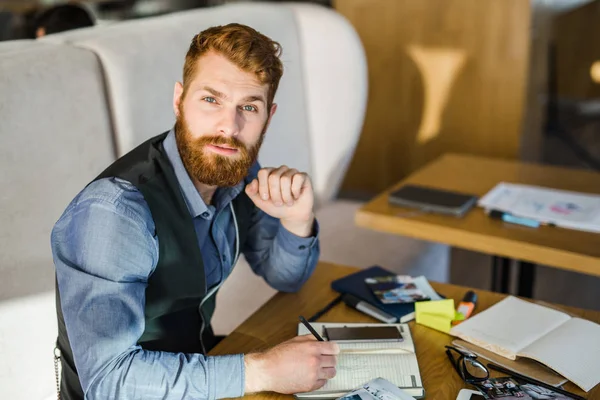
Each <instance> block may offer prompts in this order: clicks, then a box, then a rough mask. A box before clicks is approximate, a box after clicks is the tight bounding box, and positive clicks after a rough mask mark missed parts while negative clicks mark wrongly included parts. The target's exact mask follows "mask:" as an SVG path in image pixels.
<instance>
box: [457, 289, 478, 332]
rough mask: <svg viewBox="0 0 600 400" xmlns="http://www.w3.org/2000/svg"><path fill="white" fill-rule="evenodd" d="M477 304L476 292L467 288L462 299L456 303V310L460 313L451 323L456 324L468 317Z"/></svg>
mask: <svg viewBox="0 0 600 400" xmlns="http://www.w3.org/2000/svg"><path fill="white" fill-rule="evenodd" d="M476 305H477V294H475V292H474V291H472V290H469V291H468V292H467V293H466V294H465V297H463V299H462V301H461V302H460V303H459V304H458V308H457V309H456V312H457V313H458V314H460V316H459V318H457V319H456V320H455V321H453V322H452V324H453V325H458V324H460V323H461V322H462V321H464V320H465V319H467V318H469V317H470V316H471V314H473V311H474V310H475V306H476Z"/></svg>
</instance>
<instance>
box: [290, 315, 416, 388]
mask: <svg viewBox="0 0 600 400" xmlns="http://www.w3.org/2000/svg"><path fill="white" fill-rule="evenodd" d="M311 325H312V326H313V327H314V328H315V330H316V331H317V332H318V333H319V334H321V336H323V334H322V333H323V327H324V326H325V327H331V328H334V327H342V326H351V327H356V326H396V327H397V328H398V329H399V330H400V332H401V334H402V337H403V338H404V340H403V341H401V342H391V343H390V342H383V343H382V342H371V343H369V342H362V343H340V342H338V344H339V346H340V354H339V356H338V363H337V367H336V369H337V374H336V376H335V377H334V378H333V379H330V380H329V381H328V382H327V383H326V384H325V386H323V387H322V388H320V389H318V390H315V391H314V392H307V393H297V394H295V395H294V396H296V398H298V399H334V398H338V397H340V396H343V395H344V394H346V393H348V392H349V391H351V390H354V389H356V388H358V387H361V386H362V385H364V384H365V383H367V382H369V381H371V380H373V379H374V378H384V379H387V380H388V381H390V382H392V383H393V384H394V385H396V386H398V387H399V388H401V389H402V390H403V391H404V392H406V393H408V394H409V395H411V396H413V397H415V398H422V397H424V396H425V390H424V389H423V382H422V380H421V374H420V372H419V364H418V363H417V355H416V353H415V345H414V342H413V340H412V335H411V333H410V328H409V327H408V325H407V324H360V323H311ZM307 334H310V332H309V331H308V329H306V327H305V326H304V325H302V324H298V335H307ZM345 350H346V351H361V352H360V353H354V354H353V353H350V352H349V353H344V351H345ZM362 350H364V351H365V352H370V353H371V354H364V353H362Z"/></svg>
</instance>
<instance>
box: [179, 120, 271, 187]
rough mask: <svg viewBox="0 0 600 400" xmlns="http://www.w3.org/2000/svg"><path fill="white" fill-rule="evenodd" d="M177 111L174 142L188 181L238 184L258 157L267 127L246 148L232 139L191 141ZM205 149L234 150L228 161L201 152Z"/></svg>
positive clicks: (198, 139) (215, 155) (190, 136)
mask: <svg viewBox="0 0 600 400" xmlns="http://www.w3.org/2000/svg"><path fill="white" fill-rule="evenodd" d="M182 111H183V110H181V109H180V113H179V116H178V117H177V121H176V122H175V139H176V141H177V148H178V149H179V154H180V156H181V160H182V161H183V165H184V166H185V169H186V170H187V172H188V174H189V175H190V177H192V178H193V179H195V180H197V181H198V182H200V183H204V184H206V185H211V186H235V185H237V184H238V183H239V182H241V181H242V180H243V179H244V178H245V177H246V175H248V170H249V169H250V167H251V166H252V164H254V162H255V161H256V159H257V157H258V151H259V150H260V146H261V145H262V141H263V138H264V134H265V131H266V128H267V124H266V123H265V126H264V127H263V130H262V132H261V134H260V138H259V139H258V141H257V142H256V143H255V144H254V145H253V146H252V147H250V148H247V147H246V145H245V144H244V143H242V142H241V141H240V140H239V139H237V138H235V137H225V136H221V135H214V136H213V135H211V136H201V137H199V138H197V139H194V138H193V136H192V133H191V132H190V129H189V127H188V125H187V123H186V122H185V117H184V114H183V112H182ZM206 145H214V146H223V145H224V146H227V147H231V148H234V149H237V153H236V154H235V155H232V156H231V157H228V156H222V155H220V154H215V153H212V152H210V151H207V150H205V149H204V147H205V146H206Z"/></svg>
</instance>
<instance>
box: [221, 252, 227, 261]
mask: <svg viewBox="0 0 600 400" xmlns="http://www.w3.org/2000/svg"><path fill="white" fill-rule="evenodd" d="M221 259H222V260H223V262H225V261H227V256H226V255H225V254H223V255H222V256H221Z"/></svg>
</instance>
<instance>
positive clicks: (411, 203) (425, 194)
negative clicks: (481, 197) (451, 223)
mask: <svg viewBox="0 0 600 400" xmlns="http://www.w3.org/2000/svg"><path fill="white" fill-rule="evenodd" d="M389 202H390V204H394V205H398V206H402V207H409V208H417V209H419V210H423V211H427V212H435V213H440V214H448V215H454V216H457V217H461V216H463V215H464V214H465V213H466V212H467V211H469V210H470V209H471V207H473V206H474V205H475V203H476V202H477V196H476V195H474V194H470V193H460V192H455V191H451V190H445V189H436V188H432V187H427V186H420V185H404V186H402V187H401V188H400V189H398V190H396V191H394V192H392V193H390V195H389Z"/></svg>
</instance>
